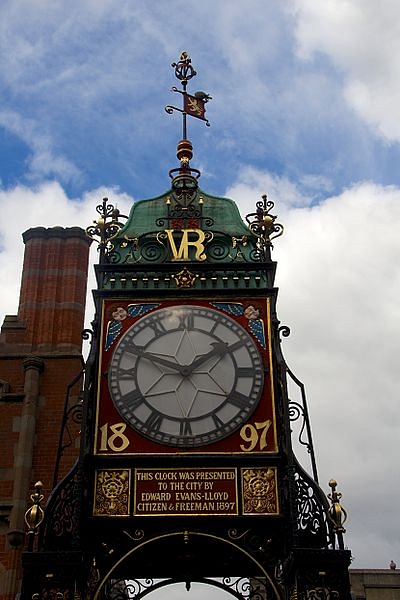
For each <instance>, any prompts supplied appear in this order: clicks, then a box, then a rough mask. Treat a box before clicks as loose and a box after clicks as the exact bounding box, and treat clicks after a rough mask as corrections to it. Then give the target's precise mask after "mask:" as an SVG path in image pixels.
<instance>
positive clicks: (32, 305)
mask: <svg viewBox="0 0 400 600" xmlns="http://www.w3.org/2000/svg"><path fill="white" fill-rule="evenodd" d="M23 240H24V242H25V256H24V266H23V271H22V282H21V292H20V301H19V309H18V317H17V318H15V317H12V316H8V317H6V319H5V321H4V325H3V329H2V332H3V333H5V334H6V339H5V341H6V343H7V342H8V343H10V342H11V343H16V342H17V343H18V342H19V343H22V344H23V345H24V347H25V349H26V351H28V352H38V351H39V352H49V351H50V352H53V351H59V352H65V351H68V352H71V351H76V352H77V353H80V352H81V348H82V340H81V336H80V333H81V330H82V329H83V325H84V316H85V300H86V286H87V272H88V256H89V246H90V240H89V239H88V238H87V236H86V235H85V232H84V231H83V230H82V229H81V228H80V227H67V228H63V227H52V228H49V229H46V228H44V227H35V228H33V229H28V231H25V233H24V234H23Z"/></svg>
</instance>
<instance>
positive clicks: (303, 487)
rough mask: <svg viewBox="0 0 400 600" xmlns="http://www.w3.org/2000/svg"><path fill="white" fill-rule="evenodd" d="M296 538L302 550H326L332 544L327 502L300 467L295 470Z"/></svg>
mask: <svg viewBox="0 0 400 600" xmlns="http://www.w3.org/2000/svg"><path fill="white" fill-rule="evenodd" d="M293 478H294V484H295V493H296V512H297V537H298V539H299V545H300V546H301V547H304V548H307V547H308V548H327V547H328V546H329V544H330V543H331V542H332V539H331V536H330V532H329V527H328V523H327V516H326V509H327V501H326V498H325V497H324V495H323V494H322V492H321V490H320V488H319V487H318V486H317V485H316V484H315V482H313V481H312V480H311V479H310V478H309V477H308V476H307V475H306V473H305V472H304V471H303V470H302V469H301V467H300V465H298V467H297V468H296V469H295V471H294V474H293Z"/></svg>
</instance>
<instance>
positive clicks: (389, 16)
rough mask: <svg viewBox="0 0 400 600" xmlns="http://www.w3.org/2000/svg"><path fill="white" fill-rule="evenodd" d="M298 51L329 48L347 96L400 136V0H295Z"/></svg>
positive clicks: (368, 117) (384, 132)
mask: <svg viewBox="0 0 400 600" xmlns="http://www.w3.org/2000/svg"><path fill="white" fill-rule="evenodd" d="M292 6H293V7H294V11H295V15H296V18H297V32H296V35H297V40H298V54H299V56H300V57H301V58H303V59H304V60H311V59H312V58H313V57H316V56H317V55H318V53H323V54H327V55H328V56H329V57H330V58H331V60H332V61H333V63H334V64H335V65H336V67H337V68H338V69H339V71H340V72H341V73H342V74H343V76H344V80H345V87H344V96H345V97H346V99H347V101H348V102H349V104H350V105H351V106H352V107H353V109H354V110H355V111H357V112H358V114H359V115H360V116H361V117H362V118H363V119H365V121H367V122H368V123H369V124H370V126H371V127H372V128H373V129H375V130H376V132H377V133H379V135H381V136H383V137H384V138H386V139H387V140H388V141H389V142H394V141H399V140H400V85H399V76H400V4H399V2H398V1H397V0H383V1H382V2H379V3H378V2H375V1H374V0H326V1H325V2H323V3H318V2H315V1H314V0H293V2H292Z"/></svg>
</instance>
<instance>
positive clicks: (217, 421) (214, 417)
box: [212, 413, 225, 429]
mask: <svg viewBox="0 0 400 600" xmlns="http://www.w3.org/2000/svg"><path fill="white" fill-rule="evenodd" d="M212 420H213V421H214V424H215V427H216V428H217V429H219V428H220V427H224V425H225V423H224V422H223V421H221V419H220V418H219V417H217V415H216V414H215V413H214V414H213V415H212Z"/></svg>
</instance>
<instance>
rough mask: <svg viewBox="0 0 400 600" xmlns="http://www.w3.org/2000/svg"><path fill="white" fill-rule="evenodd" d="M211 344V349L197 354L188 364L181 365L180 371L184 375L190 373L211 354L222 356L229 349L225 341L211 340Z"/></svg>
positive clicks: (211, 355) (210, 356)
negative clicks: (199, 354) (181, 369)
mask: <svg viewBox="0 0 400 600" xmlns="http://www.w3.org/2000/svg"><path fill="white" fill-rule="evenodd" d="M211 346H212V349H211V350H210V351H209V352H206V353H205V354H202V355H201V356H198V357H197V358H195V360H194V361H193V362H192V363H191V364H190V365H186V366H185V367H183V371H182V373H183V374H184V375H186V376H187V375H190V374H191V373H192V372H193V371H194V370H195V369H197V368H198V367H200V366H201V365H202V364H204V363H205V362H207V361H208V360H209V359H210V358H212V357H213V356H224V354H226V353H227V352H228V351H229V347H228V344H225V342H212V344H211Z"/></svg>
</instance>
